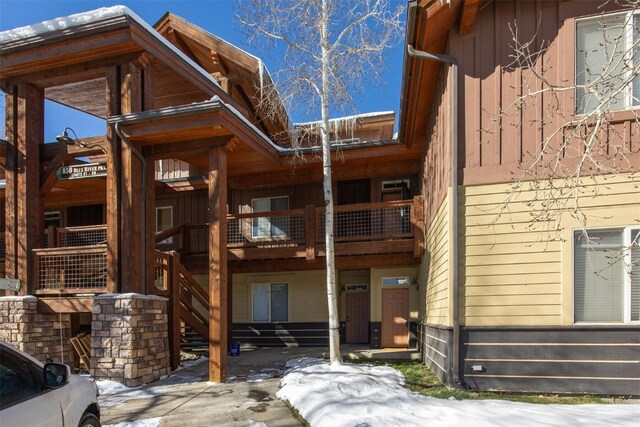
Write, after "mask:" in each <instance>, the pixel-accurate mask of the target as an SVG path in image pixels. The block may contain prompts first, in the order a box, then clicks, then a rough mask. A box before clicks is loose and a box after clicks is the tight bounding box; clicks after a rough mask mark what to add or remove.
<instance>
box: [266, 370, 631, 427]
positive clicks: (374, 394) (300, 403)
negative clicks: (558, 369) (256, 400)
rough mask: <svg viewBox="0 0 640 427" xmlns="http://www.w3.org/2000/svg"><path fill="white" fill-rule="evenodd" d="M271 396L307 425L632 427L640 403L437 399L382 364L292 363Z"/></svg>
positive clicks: (316, 426)
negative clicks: (415, 390)
mask: <svg viewBox="0 0 640 427" xmlns="http://www.w3.org/2000/svg"><path fill="white" fill-rule="evenodd" d="M290 366H291V367H292V370H291V371H290V372H289V373H288V374H287V375H286V376H285V377H284V378H283V379H282V388H281V389H280V391H278V393H277V394H276V396H278V397H279V398H280V399H284V400H288V401H289V402H290V403H291V405H292V406H293V407H295V409H297V410H298V411H299V412H300V414H301V415H302V416H303V417H304V418H305V419H306V420H307V421H308V422H309V424H311V425H312V426H313V427H323V426H328V427H339V426H370V427H375V426H385V427H386V426H402V427H406V426H424V425H425V422H428V423H429V424H430V425H436V426H460V425H473V426H474V427H482V426H492V427H493V426H508V427H511V426H513V425H518V426H523V427H526V426H541V425H544V426H562V427H565V426H575V425H589V426H603V427H605V426H606V427H609V426H619V427H622V426H637V425H638V419H639V418H640V405H630V404H622V405H613V404H611V405H607V404H603V405H558V404H552V405H538V404H531V403H521V402H509V401H499V400H463V401H458V400H455V399H453V400H443V399H436V398H433V397H426V396H422V395H419V394H417V393H413V392H411V391H409V390H407V389H406V388H404V387H403V384H404V378H403V376H402V374H401V373H400V372H398V371H397V370H395V369H393V368H391V367H387V366H367V365H351V364H342V365H341V364H337V363H334V364H327V363H323V362H322V361H321V360H319V359H316V360H315V361H314V360H309V359H308V358H307V359H302V360H300V359H298V360H297V361H293V363H291V364H290Z"/></svg>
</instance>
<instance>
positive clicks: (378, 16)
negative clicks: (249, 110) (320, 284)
mask: <svg viewBox="0 0 640 427" xmlns="http://www.w3.org/2000/svg"><path fill="white" fill-rule="evenodd" d="M394 4H395V5H396V6H397V7H395V8H394V9H392V6H393V5H394ZM237 11H238V18H239V21H240V23H241V24H242V25H243V26H244V28H245V29H246V32H247V35H248V37H249V41H250V42H255V43H262V44H261V47H262V48H264V49H269V48H270V47H273V46H277V45H280V46H283V47H284V53H283V57H282V68H281V69H280V70H279V71H278V72H277V73H276V74H275V75H274V77H275V81H276V84H275V86H273V85H269V86H266V85H264V82H263V81H261V82H258V86H259V87H258V90H257V91H256V92H257V96H259V101H260V109H261V112H262V113H263V114H271V115H272V116H273V117H278V116H279V117H280V118H282V113H283V112H282V110H281V108H278V106H279V105H282V104H280V103H279V102H276V101H274V99H275V98H276V97H277V99H278V100H280V101H281V102H282V103H283V104H284V105H285V106H286V107H288V109H289V110H290V111H292V110H298V111H300V110H306V111H307V113H308V112H316V114H317V111H318V109H319V110H320V116H321V120H320V122H319V123H318V127H319V131H320V140H321V146H322V147H321V148H322V172H323V173H322V177H323V179H322V183H323V199H324V205H325V224H324V230H325V244H326V269H327V282H326V286H327V303H328V311H329V347H330V360H331V362H337V363H341V362H342V357H341V355H340V334H339V326H340V323H339V318H338V290H337V284H336V267H335V253H334V214H333V211H334V208H333V207H334V203H333V194H332V178H331V172H332V166H331V135H332V132H333V133H334V134H338V132H339V130H340V129H338V126H339V124H338V123H337V122H335V123H332V121H331V115H330V108H331V109H334V108H335V109H341V110H342V111H344V108H345V106H351V105H352V102H351V96H352V93H353V92H354V91H357V90H358V89H359V88H361V87H362V85H363V79H366V81H368V82H371V81H375V79H376V78H377V77H379V75H380V74H379V73H380V70H381V69H382V67H383V66H384V55H383V52H384V51H385V50H386V49H387V48H388V47H390V46H391V45H392V44H393V43H395V41H396V40H398V39H399V37H398V36H399V35H400V33H401V30H402V29H403V27H402V25H401V16H402V14H403V5H402V3H401V2H398V1H395V2H393V1H391V0H344V1H338V0H336V1H333V0H300V1H295V0H251V1H249V0H238V1H237ZM332 124H333V128H332ZM317 130H318V129H317V128H314V126H313V125H309V126H307V127H304V128H297V129H295V128H292V129H291V132H290V133H289V135H286V136H285V135H282V136H281V138H280V139H281V140H283V141H288V143H290V144H291V145H292V146H293V147H294V148H301V147H303V146H307V147H309V146H311V147H313V146H314V142H313V141H314V139H313V138H314V137H317V135H314V132H315V131H317ZM307 137H308V138H307ZM275 138H276V140H278V139H279V138H278V135H275Z"/></svg>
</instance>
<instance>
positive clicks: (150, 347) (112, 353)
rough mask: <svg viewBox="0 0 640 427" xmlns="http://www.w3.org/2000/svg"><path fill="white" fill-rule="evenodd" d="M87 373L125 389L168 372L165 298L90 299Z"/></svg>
mask: <svg viewBox="0 0 640 427" xmlns="http://www.w3.org/2000/svg"><path fill="white" fill-rule="evenodd" d="M92 320H93V321H92V322H91V371H92V372H91V373H92V374H93V376H94V377H95V378H96V379H97V380H103V379H109V380H113V381H117V382H120V383H122V384H124V385H126V386H129V387H135V386H139V385H141V384H145V383H149V382H152V381H156V380H158V379H160V377H162V376H165V375H168V374H169V373H170V367H169V321H168V315H167V299H166V298H162V297H157V296H149V295H139V294H107V295H100V296H97V297H95V298H94V300H93V319H92Z"/></svg>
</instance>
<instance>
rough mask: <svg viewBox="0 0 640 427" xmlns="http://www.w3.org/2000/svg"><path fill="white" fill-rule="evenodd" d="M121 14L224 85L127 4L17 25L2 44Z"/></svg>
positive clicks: (64, 31)
mask: <svg viewBox="0 0 640 427" xmlns="http://www.w3.org/2000/svg"><path fill="white" fill-rule="evenodd" d="M118 16H126V17H128V18H130V19H131V20H132V21H134V22H136V23H137V24H138V25H140V26H141V27H142V28H143V29H144V30H145V31H147V32H148V33H149V34H150V35H151V36H152V37H153V38H155V39H156V40H157V41H158V42H160V43H162V44H163V45H164V46H165V47H166V48H168V49H169V50H171V51H172V52H173V53H174V54H175V55H177V56H178V57H179V58H180V59H181V60H183V61H184V62H186V63H187V64H188V65H189V66H190V67H191V68H193V69H194V70H196V71H197V72H198V73H199V74H201V75H202V76H203V77H205V78H206V79H207V80H209V82H211V83H212V84H214V85H216V86H217V87H220V85H219V84H218V82H217V81H216V79H214V78H213V77H212V76H211V75H210V74H209V73H207V72H206V71H205V70H204V69H203V68H202V67H200V66H199V65H198V64H196V63H195V62H194V61H193V60H192V59H191V58H189V57H188V56H187V55H185V54H184V53H183V52H182V51H180V50H179V49H178V48H177V47H175V46H174V45H173V44H171V43H170V42H169V41H168V40H167V39H165V38H164V37H162V35H160V33H158V32H157V31H156V30H155V29H154V28H153V27H152V26H151V25H149V24H147V22H146V21H145V20H144V19H142V18H140V17H139V16H138V15H137V14H136V13H135V12H133V11H132V10H131V9H129V8H128V7H126V6H121V5H118V6H112V7H102V8H99V9H95V10H90V11H87V12H81V13H76V14H74V15H69V16H64V17H60V18H55V19H51V20H48V21H44V22H41V23H39V24H32V25H27V26H24V27H19V28H14V29H13V30H8V31H2V32H0V44H5V43H10V42H16V41H19V40H25V41H27V39H31V38H33V39H34V40H33V42H34V43H37V42H39V41H41V40H42V39H46V38H49V37H54V36H56V35H60V34H63V35H66V34H73V29H74V28H78V27H81V26H85V25H88V24H92V23H96V22H100V21H104V20H106V19H109V18H114V17H118Z"/></svg>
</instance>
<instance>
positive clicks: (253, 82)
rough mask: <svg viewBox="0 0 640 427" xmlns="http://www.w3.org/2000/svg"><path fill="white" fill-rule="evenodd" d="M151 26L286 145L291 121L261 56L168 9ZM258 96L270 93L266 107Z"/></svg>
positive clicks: (263, 127) (269, 133)
mask: <svg viewBox="0 0 640 427" xmlns="http://www.w3.org/2000/svg"><path fill="white" fill-rule="evenodd" d="M154 27H155V28H156V29H157V30H158V32H159V33H160V34H162V35H163V36H164V37H166V38H167V39H168V40H169V41H170V42H171V43H173V44H174V45H176V46H177V47H178V48H179V49H180V50H181V51H182V52H183V53H185V54H186V55H188V56H189V57H190V58H191V59H192V60H193V61H195V62H197V63H198V64H199V65H200V66H201V67H202V68H204V69H205V70H206V71H207V72H208V73H209V74H210V75H213V76H216V77H217V78H218V79H220V80H222V81H224V84H223V86H225V85H226V88H225V89H226V90H227V92H228V93H229V94H230V95H231V96H232V97H233V98H234V99H235V100H236V101H238V102H240V103H241V104H242V105H243V107H245V108H247V110H249V111H250V112H251V113H252V114H251V115H252V116H253V117H255V118H256V121H255V124H256V125H257V126H258V127H259V128H261V130H262V131H263V132H265V133H267V134H268V135H270V136H271V138H272V139H274V140H275V141H278V142H280V143H281V144H284V145H288V143H287V140H288V137H287V136H286V135H288V131H289V129H290V127H291V122H290V120H289V116H288V114H287V111H286V109H285V107H284V105H283V104H282V100H281V98H280V97H279V96H278V94H277V92H276V91H275V86H274V83H273V81H272V79H271V76H270V74H269V71H268V70H267V67H266V66H265V64H264V62H263V61H262V60H261V59H260V58H258V57H256V56H254V55H252V54H250V53H248V52H246V51H244V50H242V49H240V48H239V47H237V46H235V45H233V44H231V43H229V42H227V41H225V40H223V39H221V38H220V37H218V36H216V35H214V34H211V33H210V32H208V31H207V30H205V29H203V28H200V27H198V26H197V25H195V24H192V23H191V22H188V21H187V20H185V19H184V18H181V17H180V16H177V15H174V14H173V13H171V12H167V13H165V14H164V15H163V16H162V18H160V19H159V20H158V22H156V24H155V25H154ZM261 96H269V99H268V101H267V103H266V105H267V106H268V109H267V108H261V104H262V101H263V100H261V99H260V97H261ZM274 111H275V112H276V114H273V112H274Z"/></svg>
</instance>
